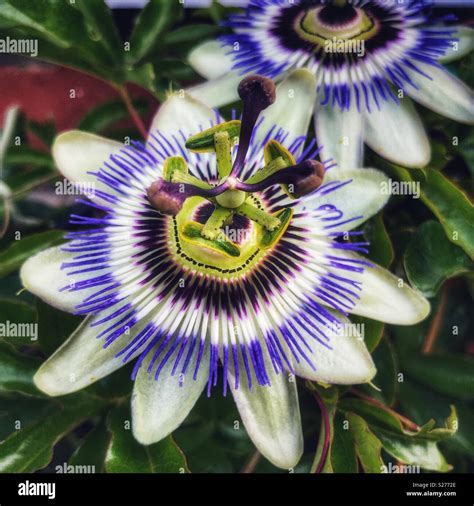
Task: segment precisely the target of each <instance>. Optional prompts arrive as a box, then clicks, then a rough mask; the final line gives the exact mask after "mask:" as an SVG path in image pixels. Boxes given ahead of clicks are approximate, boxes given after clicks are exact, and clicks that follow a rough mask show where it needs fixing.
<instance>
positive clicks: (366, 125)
mask: <svg viewBox="0 0 474 506" xmlns="http://www.w3.org/2000/svg"><path fill="white" fill-rule="evenodd" d="M427 4H429V2H426V1H422V0H413V1H411V0H410V1H396V0H393V1H386V0H370V1H367V0H347V1H346V0H332V1H331V0H294V1H291V2H290V1H288V0H251V1H250V2H249V3H248V7H247V9H246V11H245V12H244V13H243V14H235V15H232V16H231V17H230V18H229V19H228V20H227V21H226V22H225V23H224V26H225V27H227V28H230V29H232V31H233V33H230V34H227V35H224V36H222V37H221V38H220V39H219V40H218V41H211V42H205V43H204V44H202V45H200V46H198V47H197V48H196V49H195V50H193V51H192V52H191V54H190V56H189V62H190V64H191V65H192V66H193V67H194V68H195V69H196V70H197V71H198V72H200V73H201V74H202V75H203V76H204V77H205V78H207V79H209V80H210V81H209V82H207V83H204V84H200V85H198V86H195V87H193V88H191V89H189V90H188V91H189V93H190V94H191V95H192V96H194V97H196V98H198V99H199V100H202V101H204V102H206V103H207V104H208V105H210V106H211V107H215V106H221V105H224V104H226V103H231V102H233V101H234V100H235V99H236V98H237V97H236V95H235V86H236V83H237V82H238V81H239V80H240V79H241V78H242V75H245V74H247V73H253V72H259V73H262V74H265V75H267V76H270V77H272V78H273V79H275V80H279V79H282V78H283V77H284V76H285V75H286V74H287V73H288V72H289V71H291V70H294V69H297V68H306V69H308V70H310V71H311V72H312V73H313V74H314V76H315V78H316V89H317V97H316V99H315V102H314V104H313V105H312V109H313V110H314V122H315V129H316V138H317V140H318V143H319V144H320V146H321V147H322V153H323V156H324V157H325V158H333V159H334V160H335V161H336V162H337V164H338V167H339V168H341V169H346V168H349V169H352V168H355V167H360V166H361V165H362V157H363V146H364V142H365V143H366V144H367V145H369V146H370V147H371V148H372V149H373V150H375V151H376V152H378V153H379V154H380V155H381V156H382V157H384V158H387V159H388V160H391V161H393V162H395V163H399V164H401V165H404V166H406V167H423V166H425V165H427V164H428V162H429V160H430V157H431V151H430V143H429V140H428V137H427V134H426V132H425V129H424V127H423V124H422V121H421V119H420V116H419V115H418V113H417V111H416V109H415V108H414V106H413V104H412V101H411V100H410V98H409V97H411V98H413V99H414V100H415V101H417V102H419V103H420V104H422V105H423V106H425V107H428V108H430V109H432V110H433V111H435V112H438V113H440V114H443V115H444V116H446V117H448V118H451V119H454V120H456V121H460V122H462V123H471V124H472V122H473V121H474V98H473V95H472V91H471V90H470V89H469V88H468V87H467V86H466V85H465V84H464V83H463V82H462V81H460V80H459V79H458V78H457V77H455V76H454V75H453V74H451V73H450V72H448V71H447V70H446V69H445V68H444V67H443V66H442V65H441V62H447V61H451V60H453V59H455V58H458V57H461V56H463V55H465V54H466V53H468V52H469V51H470V50H471V49H472V48H473V46H474V35H473V34H474V30H472V29H471V28H467V27H462V26H452V25H447V24H446V22H445V21H446V20H444V19H439V18H437V17H436V16H435V15H434V14H433V9H430V8H429V6H428V5H427Z"/></svg>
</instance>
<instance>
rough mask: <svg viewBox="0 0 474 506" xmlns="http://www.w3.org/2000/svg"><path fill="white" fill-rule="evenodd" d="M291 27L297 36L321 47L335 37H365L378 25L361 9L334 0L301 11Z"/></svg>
mask: <svg viewBox="0 0 474 506" xmlns="http://www.w3.org/2000/svg"><path fill="white" fill-rule="evenodd" d="M294 29H295V31H296V33H297V35H298V36H299V37H300V38H302V39H304V40H305V41H308V42H311V43H312V44H314V45H315V46H318V47H320V46H324V44H325V43H326V41H328V40H332V39H334V38H336V39H342V40H349V39H359V40H366V39H368V38H370V37H372V36H373V35H375V34H376V33H377V30H378V25H377V22H376V20H375V19H374V18H372V17H371V16H370V15H369V14H368V13H367V12H365V11H364V10H363V9H361V8H358V7H354V6H352V5H350V4H348V3H346V2H334V3H333V4H330V5H325V6H319V7H314V8H311V9H307V10H304V11H302V12H301V13H300V14H299V15H298V16H297V17H296V18H295V21H294Z"/></svg>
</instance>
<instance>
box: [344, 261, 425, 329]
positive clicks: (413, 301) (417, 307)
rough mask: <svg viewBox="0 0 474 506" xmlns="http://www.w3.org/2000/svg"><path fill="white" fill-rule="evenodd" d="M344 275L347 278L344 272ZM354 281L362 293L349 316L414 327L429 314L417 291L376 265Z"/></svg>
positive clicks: (368, 268) (422, 298)
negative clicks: (357, 283) (360, 283)
mask: <svg viewBox="0 0 474 506" xmlns="http://www.w3.org/2000/svg"><path fill="white" fill-rule="evenodd" d="M337 255H338V256H341V257H346V258H352V259H357V260H366V259H365V258H364V257H362V256H360V255H357V254H356V253H352V252H343V251H338V253H337ZM338 273H339V274H340V271H338ZM344 275H348V274H347V272H345V273H344ZM349 276H350V274H349ZM354 279H356V278H354ZM357 280H359V281H362V292H361V294H360V299H359V300H357V302H356V305H355V307H354V308H353V309H352V310H351V311H350V312H351V313H353V314H358V315H361V316H366V317H368V318H371V319H373V320H378V321H382V322H386V323H391V324H394V325H414V324H415V323H418V322H420V321H422V320H424V319H425V318H426V317H427V316H428V314H429V312H430V303H429V302H428V301H427V300H426V299H425V298H424V297H423V296H422V295H421V294H420V293H419V292H417V291H416V290H414V289H413V288H411V287H410V286H408V284H407V282H406V281H404V280H403V279H401V278H397V277H396V276H394V275H393V274H392V273H391V272H389V271H388V270H386V269H384V268H382V267H380V266H378V265H374V266H373V267H367V268H366V269H365V270H364V273H363V275H362V278H361V277H360V276H358V277H357Z"/></svg>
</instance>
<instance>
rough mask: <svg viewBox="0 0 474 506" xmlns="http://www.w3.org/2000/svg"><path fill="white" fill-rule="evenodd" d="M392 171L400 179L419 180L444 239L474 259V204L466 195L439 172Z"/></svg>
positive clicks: (423, 196) (423, 198)
mask: <svg viewBox="0 0 474 506" xmlns="http://www.w3.org/2000/svg"><path fill="white" fill-rule="evenodd" d="M395 170H396V172H397V174H398V176H399V177H400V178H401V179H402V180H403V181H414V182H418V183H420V195H421V200H422V201H423V202H424V204H426V206H428V207H429V208H430V209H431V211H432V212H433V214H434V215H435V216H436V217H437V218H438V219H439V221H440V223H441V225H442V226H443V228H444V230H445V232H446V236H447V238H448V239H449V240H450V241H451V242H452V243H454V244H456V245H457V246H460V247H461V248H462V249H463V250H464V251H465V252H466V253H467V254H468V255H469V256H470V257H471V258H474V207H473V205H472V204H471V203H470V202H469V199H468V197H467V196H466V195H465V194H464V193H463V192H462V191H461V190H460V189H459V188H458V187H457V186H455V185H454V184H453V183H452V182H451V181H450V180H449V179H448V178H447V177H446V176H444V175H443V174H441V172H437V171H435V170H429V169H428V170H424V171H423V170H410V171H408V170H406V169H403V168H401V167H396V168H395Z"/></svg>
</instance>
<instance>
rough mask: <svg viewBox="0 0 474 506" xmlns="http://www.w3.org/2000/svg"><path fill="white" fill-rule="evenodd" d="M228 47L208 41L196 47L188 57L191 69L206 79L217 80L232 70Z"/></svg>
mask: <svg viewBox="0 0 474 506" xmlns="http://www.w3.org/2000/svg"><path fill="white" fill-rule="evenodd" d="M229 51H230V49H229V47H228V46H223V44H222V42H219V41H218V40H208V41H206V42H203V43H202V44H199V46H197V47H195V48H194V49H193V50H192V51H191V52H190V53H189V56H188V61H189V64H190V65H191V67H193V68H194V70H196V71H197V72H199V74H201V75H202V76H203V77H205V78H206V79H215V78H216V77H220V76H222V75H224V74H226V73H227V72H230V71H231V70H232V58H231V56H230V55H228V54H227V53H229Z"/></svg>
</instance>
